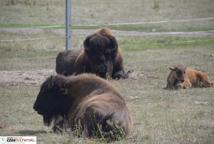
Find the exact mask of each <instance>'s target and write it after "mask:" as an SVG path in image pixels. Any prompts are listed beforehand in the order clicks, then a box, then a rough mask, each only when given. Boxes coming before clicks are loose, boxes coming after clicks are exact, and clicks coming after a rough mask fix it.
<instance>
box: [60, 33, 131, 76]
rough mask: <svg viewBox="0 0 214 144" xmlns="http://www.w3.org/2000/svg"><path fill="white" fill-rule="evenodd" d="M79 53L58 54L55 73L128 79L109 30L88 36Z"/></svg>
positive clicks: (114, 40)
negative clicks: (86, 74) (90, 74)
mask: <svg viewBox="0 0 214 144" xmlns="http://www.w3.org/2000/svg"><path fill="white" fill-rule="evenodd" d="M83 45H84V48H83V49H82V50H81V51H80V52H79V53H77V52H75V51H65V52H61V53H59V54H58V56H57V59H56V72H57V73H59V74H63V75H72V74H80V73H94V74H96V75H98V76H100V77H102V78H113V79H119V78H128V74H127V73H125V71H124V68H123V58H122V55H121V52H120V49H119V48H118V43H117V40H116V38H115V37H114V36H113V35H112V32H111V31H110V30H109V29H100V30H98V31H97V32H95V33H94V34H92V35H89V36H88V37H87V38H86V39H85V41H84V43H83Z"/></svg>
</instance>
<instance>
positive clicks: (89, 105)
mask: <svg viewBox="0 0 214 144" xmlns="http://www.w3.org/2000/svg"><path fill="white" fill-rule="evenodd" d="M33 108H34V110H35V111H37V112H38V113H39V114H40V115H42V116H43V121H44V124H45V125H47V126H50V124H51V122H52V121H53V122H54V127H53V129H54V130H55V131H56V130H60V129H65V130H71V131H75V132H78V134H80V135H83V136H86V137H89V138H106V139H108V140H117V139H118V138H122V137H125V136H126V135H127V134H128V133H129V132H130V130H131V127H132V120H131V116H130V113H129V110H128V108H127V106H126V103H125V100H124V99H123V97H122V96H121V95H120V94H119V93H118V91H117V90H116V89H115V88H114V87H112V86H111V84H110V83H109V82H107V81H106V80H104V79H102V78H99V77H97V76H95V75H93V74H80V75H78V76H69V77H65V76H62V75H56V76H51V77H49V78H48V79H47V80H46V81H45V82H44V83H43V84H42V86H41V89H40V92H39V94H38V96H37V99H36V102H35V104H34V106H33ZM59 118H61V119H60V121H59Z"/></svg>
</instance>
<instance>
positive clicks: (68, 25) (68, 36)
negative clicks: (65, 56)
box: [65, 0, 71, 50]
mask: <svg viewBox="0 0 214 144" xmlns="http://www.w3.org/2000/svg"><path fill="white" fill-rule="evenodd" d="M65 27H66V28H65V33H66V34H65V37H66V45H65V48H66V50H68V49H71V0H66V3H65Z"/></svg>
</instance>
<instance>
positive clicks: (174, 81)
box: [166, 65, 213, 89]
mask: <svg viewBox="0 0 214 144" xmlns="http://www.w3.org/2000/svg"><path fill="white" fill-rule="evenodd" d="M169 69H170V70H171V72H170V73H169V76H168V78H167V86H166V88H167V89H177V88H188V87H211V86H213V83H212V82H210V80H209V78H208V74H207V73H206V72H202V71H197V70H194V69H191V68H186V67H185V66H184V65H176V66H174V67H170V68H169Z"/></svg>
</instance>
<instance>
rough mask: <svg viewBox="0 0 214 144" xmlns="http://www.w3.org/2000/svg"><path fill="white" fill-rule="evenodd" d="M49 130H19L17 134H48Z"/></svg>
mask: <svg viewBox="0 0 214 144" xmlns="http://www.w3.org/2000/svg"><path fill="white" fill-rule="evenodd" d="M46 133H47V131H44V130H21V131H18V132H17V134H20V135H37V134H46Z"/></svg>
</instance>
